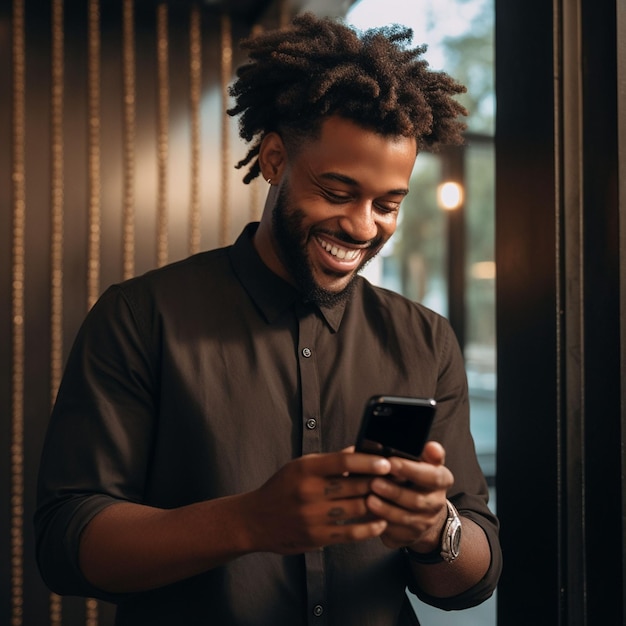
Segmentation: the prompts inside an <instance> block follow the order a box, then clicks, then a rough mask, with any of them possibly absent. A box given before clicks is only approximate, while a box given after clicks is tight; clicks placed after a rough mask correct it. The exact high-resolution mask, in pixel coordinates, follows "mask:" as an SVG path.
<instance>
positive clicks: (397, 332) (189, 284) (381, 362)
mask: <svg viewBox="0 0 626 626" xmlns="http://www.w3.org/2000/svg"><path fill="white" fill-rule="evenodd" d="M255 228H256V226H255V225H250V226H249V227H248V228H247V229H246V230H245V231H244V233H243V234H242V235H241V236H240V237H239V239H238V240H237V242H236V243H235V245H234V246H231V247H227V248H223V249H220V250H214V251H210V252H206V253H203V254H199V255H196V256H193V257H191V258H189V259H187V260H185V261H182V262H179V263H175V264H172V265H170V266H168V267H165V268H162V269H159V270H156V271H153V272H150V273H148V274H147V275H145V276H143V277H140V278H136V279H133V280H130V281H128V282H125V283H123V284H121V285H118V286H114V287H112V288H110V289H109V290H108V291H107V292H106V293H105V294H104V295H103V296H102V298H101V299H100V301H99V302H98V303H97V304H96V306H95V307H94V308H93V310H92V311H91V312H90V314H89V315H88V317H87V319H86V320H85V323H84V324H83V327H82V328H81V330H80V333H79V335H78V337H77V339H76V342H75V345H74V347H73V349H72V352H71V354H70V357H69V360H68V364H67V369H66V373H65V376H64V379H63V383H62V385H61V388H60V391H59V396H58V399H57V402H56V405H55V408H54V411H53V415H52V418H51V422H50V428H49V432H48V436H47V440H46V444H45V449H44V453H43V456H42V464H41V472H40V484H39V502H38V511H37V514H36V519H35V522H36V530H37V540H38V546H37V547H38V560H39V564H40V568H41V571H42V574H43V576H44V579H45V580H46V581H47V583H48V584H49V585H50V587H51V588H53V589H54V590H56V591H57V592H59V593H62V594H77V595H86V596H95V597H100V598H104V599H106V600H110V601H114V602H116V603H117V604H118V609H117V622H116V623H117V624H120V625H127V624H128V625H130V624H151V625H158V624H168V625H169V624H185V625H192V624H219V625H233V626H235V625H242V626H243V625H245V626H256V625H258V626H268V625H272V626H281V625H285V626H298V625H305V624H306V625H309V626H318V625H319V626H331V625H332V626H367V625H372V626H386V625H388V626H392V625H396V624H410V623H412V622H411V620H410V618H409V617H408V612H407V605H406V595H405V588H406V587H407V585H409V586H411V588H412V589H413V590H414V591H416V592H417V593H418V594H419V593H420V591H419V589H416V588H414V587H413V586H412V585H413V582H412V580H411V577H410V568H409V567H408V564H407V562H406V560H405V559H406V556H405V555H403V554H402V553H401V552H400V551H397V550H389V549H388V548H386V547H385V546H384V545H383V544H382V542H381V541H380V540H379V539H373V540H368V541H365V542H361V543H352V544H346V545H338V546H331V547H328V548H325V549H323V550H318V551H314V552H309V553H306V554H304V555H298V556H280V555H277V554H269V553H256V554H250V555H247V556H244V557H240V558H238V559H235V560H233V561H232V562H230V563H228V564H227V565H224V566H222V567H217V568H215V569H213V570H211V571H208V572H206V573H205V574H203V575H200V576H196V577H194V578H192V579H189V580H185V581H182V582H180V583H177V584H174V585H170V586H168V587H165V588H163V589H158V590H155V591H153V592H146V593H138V594H129V595H118V596H111V595H107V594H103V593H102V592H100V591H99V590H97V589H94V588H93V587H91V586H90V585H89V584H88V583H87V582H86V581H85V580H84V578H83V577H82V576H81V573H80V571H79V568H78V542H79V536H80V533H81V531H82V530H83V528H84V527H85V526H86V524H87V523H88V522H89V521H90V519H92V517H93V516H94V515H95V514H96V513H98V512H99V511H101V510H102V509H103V508H104V507H106V506H108V505H110V504H112V503H115V502H118V501H120V500H121V501H132V502H141V503H144V504H147V505H150V506H155V507H163V508H172V507H179V506H182V505H186V504H189V503H192V502H197V501H201V500H205V499H210V498H218V497H220V496H225V495H229V494H235V493H241V492H245V491H247V490H252V489H255V488H257V487H259V486H260V485H261V484H263V483H264V482H265V481H266V480H267V479H268V478H269V477H270V476H271V475H272V474H273V473H274V472H275V471H276V470H278V468H280V467H281V466H282V465H283V464H284V463H286V462H287V461H289V460H290V459H292V458H294V457H296V456H298V455H301V454H307V453H311V452H330V451H337V450H340V449H342V448H344V447H346V446H349V445H352V444H353V443H354V441H355V438H356V435H357V431H358V427H359V421H360V418H361V414H362V411H363V408H364V405H365V403H366V401H367V399H368V398H369V397H370V396H372V395H374V394H393V395H410V396H423V397H434V398H435V399H436V400H437V402H438V408H437V413H436V418H435V422H434V425H433V430H432V437H431V438H432V439H435V440H438V441H440V442H441V443H442V444H443V446H444V447H445V448H446V463H447V465H448V466H449V467H450V469H451V471H452V472H453V474H454V476H455V479H456V480H455V484H454V486H453V488H452V489H451V491H450V493H449V497H450V499H451V500H452V501H453V502H454V504H455V505H456V506H457V508H458V509H459V511H460V512H461V513H462V514H463V515H466V516H468V517H471V518H472V519H473V520H474V521H476V522H477V523H478V524H480V525H481V526H482V527H483V528H484V530H485V532H486V534H487V537H488V539H489V542H490V544H491V546H492V553H493V556H492V566H491V569H490V571H489V573H488V574H487V576H486V577H485V579H484V580H483V581H482V582H481V583H479V584H478V585H477V586H476V587H475V588H474V589H472V590H470V591H468V592H466V593H464V594H463V595H462V596H459V597H456V598H452V599H447V600H442V601H436V600H435V599H433V598H425V599H426V600H427V601H430V602H433V603H436V604H438V605H440V606H442V607H443V608H462V607H464V606H471V605H473V604H476V603H478V602H479V601H481V600H483V599H484V598H486V597H488V596H489V595H490V594H491V592H492V591H493V589H494V587H495V584H496V581H497V577H498V575H499V571H500V550H499V546H498V540H497V521H496V519H495V518H494V516H493V515H492V514H491V513H490V511H489V509H488V508H487V487H486V484H485V481H484V478H483V476H482V474H481V472H480V469H479V467H478V464H477V461H476V456H475V452H474V446H473V442H472V438H471V436H470V432H469V418H468V399H467V386H466V379H465V373H464V366H463V359H462V356H461V353H460V351H459V348H458V345H457V343H456V341H455V338H454V335H453V333H452V331H451V329H450V327H449V325H448V323H447V322H446V321H445V320H444V319H443V318H441V317H440V316H438V315H436V314H435V313H433V312H432V311H429V310H428V309H426V308H424V307H422V306H420V305H419V304H415V303H413V302H410V301H408V300H406V299H404V298H402V297H401V296H399V295H398V294H395V293H392V292H389V291H386V290H383V289H379V288H376V287H373V286H372V285H370V284H369V283H368V282H367V281H366V280H364V279H362V278H358V279H357V285H356V288H355V290H354V292H353V294H352V297H351V298H350V300H349V301H348V302H347V304H345V305H342V306H337V307H334V308H331V309H321V310H320V309H319V308H318V307H316V306H314V305H311V304H307V303H304V302H302V301H301V299H300V297H299V294H298V292H297V291H296V290H295V289H294V288H293V287H291V286H290V285H288V284H287V283H286V282H284V281H283V280H282V279H280V278H279V277H277V276H276V275H274V274H273V273H272V272H271V271H270V270H269V269H268V268H267V267H266V266H265V265H264V264H263V262H262V261H261V260H260V258H259V257H258V255H257V253H256V251H255V250H254V247H253V245H252V241H251V237H252V234H253V232H254V229H255ZM215 540H216V541H219V537H216V538H215ZM413 623H414V622H413Z"/></svg>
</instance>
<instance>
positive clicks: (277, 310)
mask: <svg viewBox="0 0 626 626" xmlns="http://www.w3.org/2000/svg"><path fill="white" fill-rule="evenodd" d="M258 226H259V224H258V222H253V223H251V224H248V225H247V226H246V227H245V228H244V230H243V232H242V233H241V235H239V237H238V238H237V241H235V243H234V245H233V246H232V247H231V248H230V253H229V254H230V259H231V263H232V265H233V269H234V271H235V274H237V277H238V278H239V280H240V281H241V284H242V285H243V287H244V289H245V290H246V291H247V292H248V295H249V296H250V297H251V298H252V300H253V301H254V303H255V304H256V306H257V307H258V308H259V310H260V311H261V313H262V314H263V316H264V317H265V319H266V321H267V322H268V323H269V324H272V323H274V322H275V321H276V320H277V319H278V318H279V317H280V316H281V315H282V314H283V313H284V312H285V311H286V310H287V309H289V308H290V307H291V306H293V305H294V304H295V303H296V302H299V301H301V298H300V294H299V292H298V290H297V289H296V288H295V287H293V286H292V285H290V284H289V283H288V282H287V281H286V280H283V279H282V278H281V277H280V276H278V275H277V274H274V272H272V271H271V270H270V269H269V268H268V267H267V265H265V263H263V261H262V260H261V257H260V256H259V254H258V253H257V251H256V249H255V247H254V244H253V243H252V238H253V236H254V233H255V232H256V229H257V228H258ZM345 308H346V303H345V302H342V303H341V304H338V305H336V306H333V307H317V306H316V307H315V309H316V310H317V311H319V312H320V314H321V315H322V317H323V318H324V320H326V323H327V324H328V326H329V327H330V328H331V329H332V330H333V331H334V332H337V330H338V329H339V326H340V324H341V320H342V319H343V314H344V312H345Z"/></svg>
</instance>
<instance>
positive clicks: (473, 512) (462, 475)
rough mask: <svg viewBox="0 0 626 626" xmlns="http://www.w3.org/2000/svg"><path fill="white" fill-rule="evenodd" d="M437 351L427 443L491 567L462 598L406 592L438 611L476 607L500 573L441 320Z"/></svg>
mask: <svg viewBox="0 0 626 626" xmlns="http://www.w3.org/2000/svg"><path fill="white" fill-rule="evenodd" d="M441 332H442V336H443V338H442V344H441V345H442V346H443V349H442V350H441V358H440V368H439V377H438V382H437V393H436V400H437V412H436V417H435V421H434V423H433V427H432V430H431V436H430V439H431V440H434V441H438V442H439V443H441V445H442V446H443V447H444V449H445V451H446V465H447V466H448V468H449V469H450V471H451V472H452V474H453V475H454V484H453V485H452V487H451V488H450V490H449V491H448V498H449V499H450V501H451V502H452V503H453V504H454V505H455V507H456V508H457V510H458V511H459V514H460V515H461V516H463V517H467V518H469V519H471V520H472V521H473V522H475V523H476V524H478V525H479V526H480V527H481V528H482V529H483V531H484V532H485V535H486V537H487V541H488V543H489V546H490V548H491V563H490V566H489V569H488V571H487V573H486V574H485V576H484V577H483V579H482V580H481V581H479V582H478V583H477V584H476V585H475V586H474V587H472V588H471V589H468V590H467V591H465V592H464V593H462V594H460V595H458V596H454V597H450V598H437V597H433V596H429V595H427V594H425V593H424V592H423V591H422V590H421V589H419V588H418V587H417V585H415V584H412V585H409V589H410V591H411V592H413V593H414V594H415V595H417V596H418V597H419V598H420V600H422V601H423V602H425V603H427V604H430V605H432V606H436V607H437V608H440V609H444V610H458V609H465V608H469V607H472V606H476V605H478V604H480V603H481V602H483V601H484V600H486V599H487V598H489V597H490V596H491V595H492V594H493V592H494V590H495V588H496V585H497V583H498V580H499V578H500V572H501V570H502V553H501V549H500V541H499V537H498V531H499V523H498V519H497V518H496V516H495V515H494V514H493V513H492V511H491V510H490V509H489V506H488V500H489V490H488V487H487V482H486V480H485V477H484V475H483V473H482V470H481V468H480V466H479V464H478V460H477V457H476V450H475V446H474V440H473V438H472V435H471V432H470V421H469V398H468V388H467V376H466V373H465V363H464V360H463V355H462V353H461V350H460V347H459V345H458V342H457V340H456V337H455V335H454V333H453V331H452V328H451V327H450V325H449V323H448V322H447V321H446V320H442V327H441Z"/></svg>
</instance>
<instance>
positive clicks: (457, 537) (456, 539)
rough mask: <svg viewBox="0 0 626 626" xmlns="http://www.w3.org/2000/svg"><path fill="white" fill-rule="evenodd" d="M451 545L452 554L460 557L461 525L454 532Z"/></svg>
mask: <svg viewBox="0 0 626 626" xmlns="http://www.w3.org/2000/svg"><path fill="white" fill-rule="evenodd" d="M450 543H451V548H452V554H453V555H454V556H455V557H456V556H458V554H459V548H460V546H461V524H460V523H459V524H458V525H457V527H456V528H455V529H454V531H453V532H452V539H451V542H450Z"/></svg>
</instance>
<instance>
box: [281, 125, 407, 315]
mask: <svg viewBox="0 0 626 626" xmlns="http://www.w3.org/2000/svg"><path fill="white" fill-rule="evenodd" d="M415 155H416V144H415V140H414V139H412V138H407V137H383V136H381V135H378V134H376V133H375V132H373V131H371V130H366V129H363V128H361V127H360V126H357V125H356V124H354V123H353V122H350V121H348V120H345V119H343V118H340V117H330V118H328V119H327V120H326V121H325V122H324V124H323V126H322V133H321V136H320V138H319V139H315V140H311V141H310V142H308V143H306V144H305V145H304V146H301V147H300V148H299V149H298V151H297V153H296V155H295V157H294V158H293V159H292V160H291V161H290V164H289V167H288V168H287V170H286V172H285V174H284V176H283V180H282V181H281V188H280V191H279V195H278V198H277V201H276V204H275V205H274V209H273V214H272V233H273V240H274V245H275V246H276V248H277V250H276V252H277V255H278V257H279V259H280V261H281V263H282V265H283V267H284V269H285V270H286V273H287V274H288V276H289V277H290V278H291V280H292V282H294V283H295V285H296V286H297V287H298V288H299V289H300V290H301V291H302V292H303V294H304V295H305V297H307V298H308V299H310V300H312V301H313V302H316V303H317V304H326V305H331V304H333V303H335V302H337V301H340V300H342V299H343V298H345V297H346V296H347V294H348V293H349V289H348V287H349V286H350V285H351V283H352V281H353V279H354V277H355V276H356V274H357V272H358V271H359V270H360V269H361V268H362V267H363V266H364V265H365V264H366V263H367V262H368V261H370V260H371V259H372V258H373V257H374V256H375V255H376V254H377V253H378V252H379V251H380V249H381V248H382V246H383V245H384V244H385V243H386V241H387V240H388V239H389V237H391V235H392V234H393V233H394V231H395V229H396V223H397V219H398V212H399V209H400V203H401V202H402V200H403V198H404V197H405V195H406V194H407V192H408V186H409V178H410V176H411V172H412V169H413V164H414V162H415Z"/></svg>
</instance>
